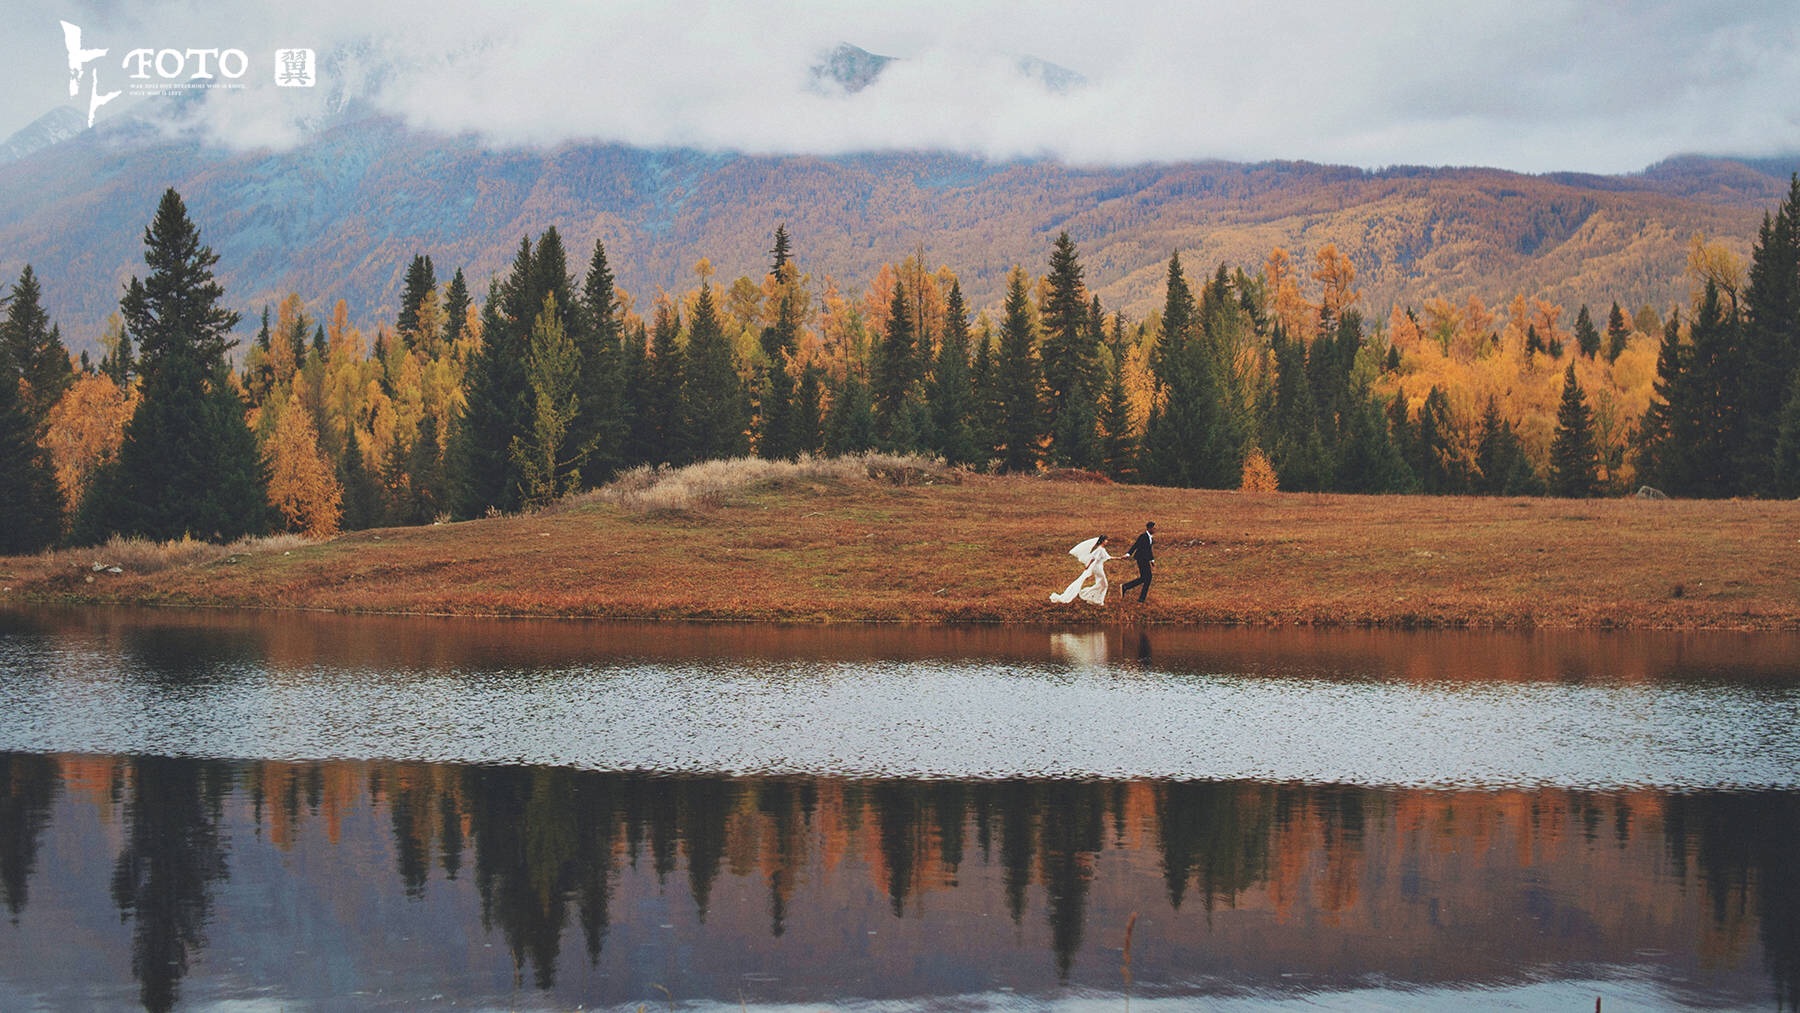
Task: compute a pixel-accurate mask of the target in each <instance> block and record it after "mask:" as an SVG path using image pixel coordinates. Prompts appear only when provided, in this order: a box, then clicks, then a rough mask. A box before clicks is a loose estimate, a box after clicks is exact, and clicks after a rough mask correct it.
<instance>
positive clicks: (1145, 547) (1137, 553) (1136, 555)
mask: <svg viewBox="0 0 1800 1013" xmlns="http://www.w3.org/2000/svg"><path fill="white" fill-rule="evenodd" d="M1154 541H1155V539H1154V538H1152V537H1151V536H1150V532H1148V531H1146V532H1144V533H1142V534H1140V535H1138V536H1137V541H1135V542H1132V543H1131V548H1129V549H1126V550H1125V555H1126V557H1127V558H1129V559H1135V560H1137V565H1138V576H1137V579H1136V580H1128V581H1126V582H1125V586H1124V587H1121V588H1119V593H1120V594H1124V593H1125V592H1127V591H1130V590H1131V589H1132V588H1134V587H1140V588H1142V590H1140V591H1139V592H1138V601H1143V600H1144V598H1145V597H1146V596H1148V595H1149V594H1150V564H1151V562H1152V561H1154V560H1155V559H1156V550H1155V549H1154V548H1153V547H1152V544H1151V543H1153V542H1154Z"/></svg>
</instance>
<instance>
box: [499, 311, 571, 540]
mask: <svg viewBox="0 0 1800 1013" xmlns="http://www.w3.org/2000/svg"><path fill="white" fill-rule="evenodd" d="M562 320H563V314H562V313H561V311H560V309H559V307H558V306H557V305H556V294H555V293H554V292H550V293H546V294H545V296H544V308H543V309H542V311H540V312H539V314H538V318H537V322H536V323H534V324H533V325H532V328H531V344H530V346H529V347H528V350H527V361H526V380H527V382H528V383H529V384H530V389H531V415H530V418H531V425H530V428H529V429H527V430H526V431H525V432H524V433H522V434H520V435H518V436H516V437H514V438H513V443H512V446H511V448H510V453H511V455H512V458H513V460H514V462H515V464H516V467H517V468H518V471H519V475H520V477H521V479H522V481H523V485H524V499H525V503H526V505H528V506H541V505H543V504H546V503H552V502H555V501H556V500H557V499H559V498H561V497H562V496H563V495H564V494H566V493H568V492H571V491H573V490H574V489H577V488H579V487H580V484H581V471H580V467H579V454H578V452H577V450H576V448H575V447H574V446H572V440H571V433H572V427H573V424H574V422H575V416H576V413H577V412H578V410H579V408H580V405H581V398H580V392H579V390H578V389H577V382H578V379H579V372H580V363H581V358H580V352H579V351H577V349H576V348H575V342H574V341H573V340H571V339H570V337H569V335H568V332H567V331H566V330H565V329H564V327H563V324H562Z"/></svg>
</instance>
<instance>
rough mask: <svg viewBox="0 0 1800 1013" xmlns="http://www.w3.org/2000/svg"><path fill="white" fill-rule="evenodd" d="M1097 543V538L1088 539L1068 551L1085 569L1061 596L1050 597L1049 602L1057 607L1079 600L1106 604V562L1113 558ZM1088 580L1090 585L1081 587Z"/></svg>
mask: <svg viewBox="0 0 1800 1013" xmlns="http://www.w3.org/2000/svg"><path fill="white" fill-rule="evenodd" d="M1098 541H1099V539H1097V538H1090V539H1088V540H1087V541H1085V542H1082V543H1081V544H1079V545H1077V546H1075V547H1074V548H1072V549H1070V550H1069V555H1071V556H1074V557H1075V558H1076V559H1079V560H1081V561H1082V562H1085V563H1086V564H1087V569H1085V570H1083V571H1081V576H1079V577H1076V578H1075V581H1074V583H1072V584H1070V585H1069V586H1068V587H1066V588H1064V589H1063V592H1062V593H1061V594H1053V595H1051V596H1050V600H1051V601H1053V602H1056V603H1057V604H1059V605H1067V604H1068V603H1069V602H1072V601H1074V600H1075V599H1077V598H1080V599H1081V600H1082V601H1085V602H1092V603H1093V604H1095V605H1104V604H1106V589H1107V584H1106V561H1107V560H1109V559H1111V558H1113V557H1112V554H1111V553H1109V552H1107V551H1106V547H1105V546H1102V545H1098V544H1096V543H1097V542H1098ZM1090 579H1091V580H1092V581H1093V583H1092V584H1091V585H1089V586H1087V587H1082V586H1081V585H1083V584H1086V583H1087V582H1088V581H1089V580H1090Z"/></svg>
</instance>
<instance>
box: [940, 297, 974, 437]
mask: <svg viewBox="0 0 1800 1013" xmlns="http://www.w3.org/2000/svg"><path fill="white" fill-rule="evenodd" d="M944 318H945V324H944V340H943V341H942V342H940V343H939V344H938V357H937V364H936V366H935V368H933V369H932V371H931V396H930V403H931V410H932V413H933V417H932V432H933V435H934V436H935V437H936V442H935V445H934V448H933V449H935V450H936V451H937V452H938V454H939V455H941V456H942V457H943V459H944V463H946V464H950V465H958V464H972V463H975V462H976V460H977V459H978V456H979V455H980V452H979V451H978V450H977V449H976V446H975V432H974V429H973V427H972V425H971V422H970V420H971V419H972V418H973V417H974V415H975V389H974V386H973V383H972V381H971V378H970V373H969V313H968V308H967V307H965V306H964V305H963V294H962V284H961V283H960V282H955V281H952V282H951V283H950V295H949V296H948V297H947V298H946V299H945V302H944Z"/></svg>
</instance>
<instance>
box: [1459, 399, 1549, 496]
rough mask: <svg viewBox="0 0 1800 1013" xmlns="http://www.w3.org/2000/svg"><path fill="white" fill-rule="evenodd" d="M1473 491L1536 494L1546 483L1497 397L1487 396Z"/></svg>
mask: <svg viewBox="0 0 1800 1013" xmlns="http://www.w3.org/2000/svg"><path fill="white" fill-rule="evenodd" d="M1475 467H1476V469H1477V471H1478V472H1479V474H1478V475H1477V476H1476V477H1475V488H1474V491H1475V492H1477V493H1480V494H1482V495H1485V496H1535V495H1538V494H1539V493H1541V492H1543V483H1542V482H1541V481H1540V480H1539V479H1538V477H1537V472H1536V471H1535V470H1533V468H1532V467H1531V460H1530V458H1528V457H1527V456H1526V455H1525V447H1524V444H1523V443H1521V442H1520V440H1519V436H1518V433H1517V431H1516V430H1514V429H1513V425H1512V422H1511V421H1510V420H1508V419H1507V418H1506V417H1505V416H1503V415H1501V414H1500V403H1499V400H1498V399H1497V398H1492V397H1490V398H1488V403H1487V409H1486V410H1485V411H1484V412H1483V413H1482V416H1481V442H1480V444H1478V445H1477V448H1476V451H1475Z"/></svg>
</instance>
